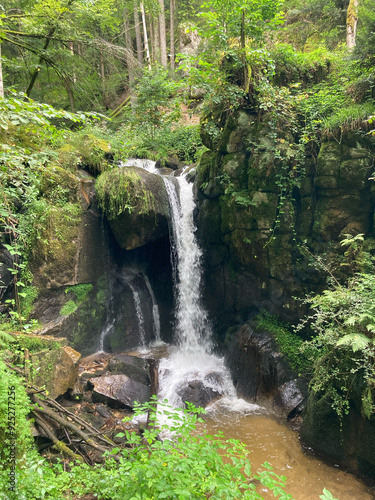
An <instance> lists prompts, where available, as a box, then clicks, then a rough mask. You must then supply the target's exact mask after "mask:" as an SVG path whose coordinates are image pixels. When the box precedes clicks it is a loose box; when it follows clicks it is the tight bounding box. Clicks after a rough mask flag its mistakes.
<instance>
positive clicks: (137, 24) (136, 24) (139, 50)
mask: <svg viewBox="0 0 375 500" xmlns="http://www.w3.org/2000/svg"><path fill="white" fill-rule="evenodd" d="M134 29H135V42H136V45H137V59H138V62H139V63H140V64H143V49H142V35H141V25H140V22H139V11H138V7H137V5H136V4H135V3H134Z"/></svg>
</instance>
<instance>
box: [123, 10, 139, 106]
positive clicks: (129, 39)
mask: <svg viewBox="0 0 375 500" xmlns="http://www.w3.org/2000/svg"><path fill="white" fill-rule="evenodd" d="M124 31H125V47H126V48H127V49H128V53H127V55H126V65H127V67H128V77H129V93H130V105H131V108H132V111H134V109H135V106H136V104H137V103H136V96H135V94H134V81H135V77H134V67H133V61H132V57H131V54H132V52H133V43H132V35H131V32H130V24H129V19H128V12H127V10H126V8H125V7H124Z"/></svg>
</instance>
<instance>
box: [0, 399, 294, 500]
mask: <svg viewBox="0 0 375 500" xmlns="http://www.w3.org/2000/svg"><path fill="white" fill-rule="evenodd" d="M155 407H156V404H155V401H152V402H151V403H146V404H145V405H139V406H138V407H137V408H136V414H140V413H144V412H147V411H149V426H148V427H147V428H146V429H144V431H143V434H142V435H140V434H137V433H135V432H129V431H126V433H125V435H124V434H123V433H121V434H120V435H119V436H121V437H126V439H127V443H128V445H127V446H126V447H125V448H123V449H119V448H117V449H115V450H114V451H113V452H114V453H117V454H118V455H119V456H120V458H119V460H118V462H116V461H115V460H114V459H113V458H111V456H110V455H109V456H107V458H106V459H105V461H104V463H102V464H98V465H96V466H94V467H90V466H88V465H87V464H77V465H71V466H70V471H69V472H68V471H67V470H65V469H64V468H63V465H62V464H58V465H55V466H52V467H48V466H47V465H46V463H45V462H44V461H43V460H41V459H39V460H38V459H37V458H36V456H35V455H32V454H29V456H28V460H27V462H26V464H25V467H19V469H18V470H17V478H18V486H17V495H18V496H17V500H21V499H24V498H25V499H26V498H27V499H31V498H33V499H35V500H39V499H41V498H45V499H50V498H51V499H52V498H55V499H59V500H61V498H64V497H65V495H66V493H68V494H69V496H70V497H71V498H72V497H82V496H84V495H86V494H91V495H97V496H98V498H111V500H120V499H121V500H131V499H136V498H139V499H151V498H168V499H176V500H177V499H180V500H183V499H199V498H201V499H205V498H217V499H220V498H222V499H238V498H248V499H254V500H255V499H259V500H261V499H262V498H263V497H262V495H261V494H260V493H258V492H257V490H258V491H259V490H260V488H262V491H264V489H266V490H268V491H272V493H273V495H274V497H276V498H279V499H280V500H288V499H289V500H291V499H292V496H291V495H288V494H287V493H285V492H284V486H285V480H286V479H285V478H284V477H279V476H277V475H276V474H275V473H274V472H273V471H272V468H271V466H270V465H269V464H267V463H266V464H264V466H263V467H264V470H262V471H260V472H256V473H254V472H253V471H252V469H251V465H250V463H249V461H248V459H247V454H248V452H247V451H246V448H245V446H244V445H243V444H241V443H240V442H239V441H237V440H233V439H231V440H225V439H224V437H223V435H222V434H221V433H218V434H216V435H215V436H208V435H206V434H202V435H198V434H197V430H196V424H197V423H199V422H200V421H201V420H200V419H199V418H198V414H199V413H201V412H202V411H203V410H197V409H195V408H194V407H193V406H191V407H190V408H189V412H187V411H186V410H180V411H177V410H176V409H172V408H171V407H169V406H168V405H166V403H165V402H164V403H162V404H158V411H159V412H160V411H162V412H163V419H164V420H165V421H166V422H167V423H166V424H160V423H158V415H157V413H156V409H155ZM159 417H160V414H159ZM163 429H164V430H168V432H169V433H170V432H172V436H173V437H172V438H171V437H170V438H169V439H164V440H161V439H160V437H159V436H160V432H161V431H162V430H163ZM1 481H4V479H0V485H2V484H1ZM258 485H261V486H260V487H258ZM3 491H4V489H3ZM0 495H1V494H0ZM0 498H2V497H1V496H0ZM13 498H16V497H15V496H13V497H12V494H10V496H9V500H13Z"/></svg>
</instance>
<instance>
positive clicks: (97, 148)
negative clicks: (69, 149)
mask: <svg viewBox="0 0 375 500" xmlns="http://www.w3.org/2000/svg"><path fill="white" fill-rule="evenodd" d="M77 152H78V154H79V156H80V164H81V165H82V167H83V168H84V169H85V170H87V171H88V172H90V174H92V175H94V176H97V175H100V174H101V173H102V172H104V171H105V170H107V169H108V168H109V167H110V165H109V157H110V152H111V144H110V143H109V142H107V141H105V140H104V139H100V138H99V137H96V136H95V135H93V134H86V135H84V136H83V137H82V139H81V140H80V142H79V143H78V145H77Z"/></svg>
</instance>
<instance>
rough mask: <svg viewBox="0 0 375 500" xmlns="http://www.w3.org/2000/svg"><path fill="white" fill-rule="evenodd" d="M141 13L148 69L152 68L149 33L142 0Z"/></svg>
mask: <svg viewBox="0 0 375 500" xmlns="http://www.w3.org/2000/svg"><path fill="white" fill-rule="evenodd" d="M140 7H141V15H142V25H143V39H144V42H145V51H146V59H147V64H148V69H151V58H150V49H149V45H148V34H147V24H146V13H145V8H144V5H143V2H141V5H140Z"/></svg>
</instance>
